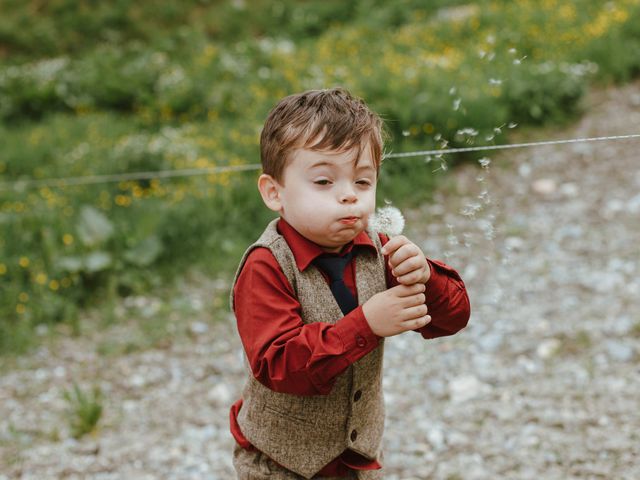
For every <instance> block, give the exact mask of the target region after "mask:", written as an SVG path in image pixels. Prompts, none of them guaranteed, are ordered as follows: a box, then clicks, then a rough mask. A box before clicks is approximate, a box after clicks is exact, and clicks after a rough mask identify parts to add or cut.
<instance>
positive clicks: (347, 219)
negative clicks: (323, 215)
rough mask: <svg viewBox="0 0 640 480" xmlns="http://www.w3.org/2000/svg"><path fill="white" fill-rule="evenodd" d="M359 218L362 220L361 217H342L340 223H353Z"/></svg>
mask: <svg viewBox="0 0 640 480" xmlns="http://www.w3.org/2000/svg"><path fill="white" fill-rule="evenodd" d="M358 220H360V217H342V218H341V219H340V223H344V224H346V225H353V224H354V223H356V222H357V221H358Z"/></svg>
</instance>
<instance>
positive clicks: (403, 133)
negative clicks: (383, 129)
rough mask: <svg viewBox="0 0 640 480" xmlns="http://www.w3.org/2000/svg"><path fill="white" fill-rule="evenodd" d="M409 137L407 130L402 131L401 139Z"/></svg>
mask: <svg viewBox="0 0 640 480" xmlns="http://www.w3.org/2000/svg"><path fill="white" fill-rule="evenodd" d="M409 135H410V133H409V130H403V131H402V136H403V137H408V136H409Z"/></svg>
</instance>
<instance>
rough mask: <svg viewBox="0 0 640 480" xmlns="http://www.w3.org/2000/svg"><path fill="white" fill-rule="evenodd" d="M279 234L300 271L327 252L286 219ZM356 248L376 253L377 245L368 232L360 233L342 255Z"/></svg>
mask: <svg viewBox="0 0 640 480" xmlns="http://www.w3.org/2000/svg"><path fill="white" fill-rule="evenodd" d="M277 229H278V232H280V234H281V235H282V236H283V237H284V239H285V241H286V242H287V244H288V245H289V248H291V252H292V253H293V258H295V260H296V265H297V266H298V270H300V271H301V272H302V271H304V270H305V269H306V268H307V267H308V266H309V265H310V264H311V262H313V261H314V260H315V259H316V258H317V257H319V256H320V255H322V254H323V253H327V252H325V251H324V250H323V249H322V248H321V247H320V246H319V245H318V244H316V243H313V242H312V241H311V240H309V239H307V238H305V237H303V236H302V235H301V234H300V233H299V232H298V231H297V230H296V229H295V228H293V227H292V226H291V225H289V223H287V221H286V220H285V219H284V218H280V220H279V221H278V224H277ZM354 247H364V248H371V249H372V250H373V251H374V252H375V250H376V247H375V245H374V244H373V242H372V241H371V238H369V235H367V233H366V232H364V231H362V232H360V233H359V234H358V235H357V236H356V238H354V239H353V240H352V241H351V242H349V243H348V244H346V245H345V247H344V248H343V249H342V252H341V254H345V253H347V252H350V251H351V250H352V249H353V248H354Z"/></svg>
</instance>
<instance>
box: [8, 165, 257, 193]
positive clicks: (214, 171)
mask: <svg viewBox="0 0 640 480" xmlns="http://www.w3.org/2000/svg"><path fill="white" fill-rule="evenodd" d="M259 168H260V164H258V163H253V164H248V165H229V166H224V167H209V168H187V169H182V170H155V171H151V172H131V173H118V174H112V175H90V176H86V177H67V178H47V179H41V180H17V181H16V182H15V183H14V184H13V185H11V184H9V183H8V182H3V183H0V190H5V189H11V188H13V189H14V190H23V189H27V188H35V187H68V186H72V185H91V184H96V183H110V182H124V181H127V180H151V179H155V178H172V177H190V176H195V175H207V174H208V175H218V174H220V173H226V172H242V171H248V170H257V169H259Z"/></svg>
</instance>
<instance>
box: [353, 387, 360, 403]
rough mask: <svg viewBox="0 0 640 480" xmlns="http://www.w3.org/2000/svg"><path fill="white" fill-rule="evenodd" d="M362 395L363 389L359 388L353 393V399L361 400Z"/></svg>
mask: <svg viewBox="0 0 640 480" xmlns="http://www.w3.org/2000/svg"><path fill="white" fill-rule="evenodd" d="M360 397H362V390H357V391H356V393H355V394H354V395H353V401H354V402H357V401H358V400H360Z"/></svg>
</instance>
